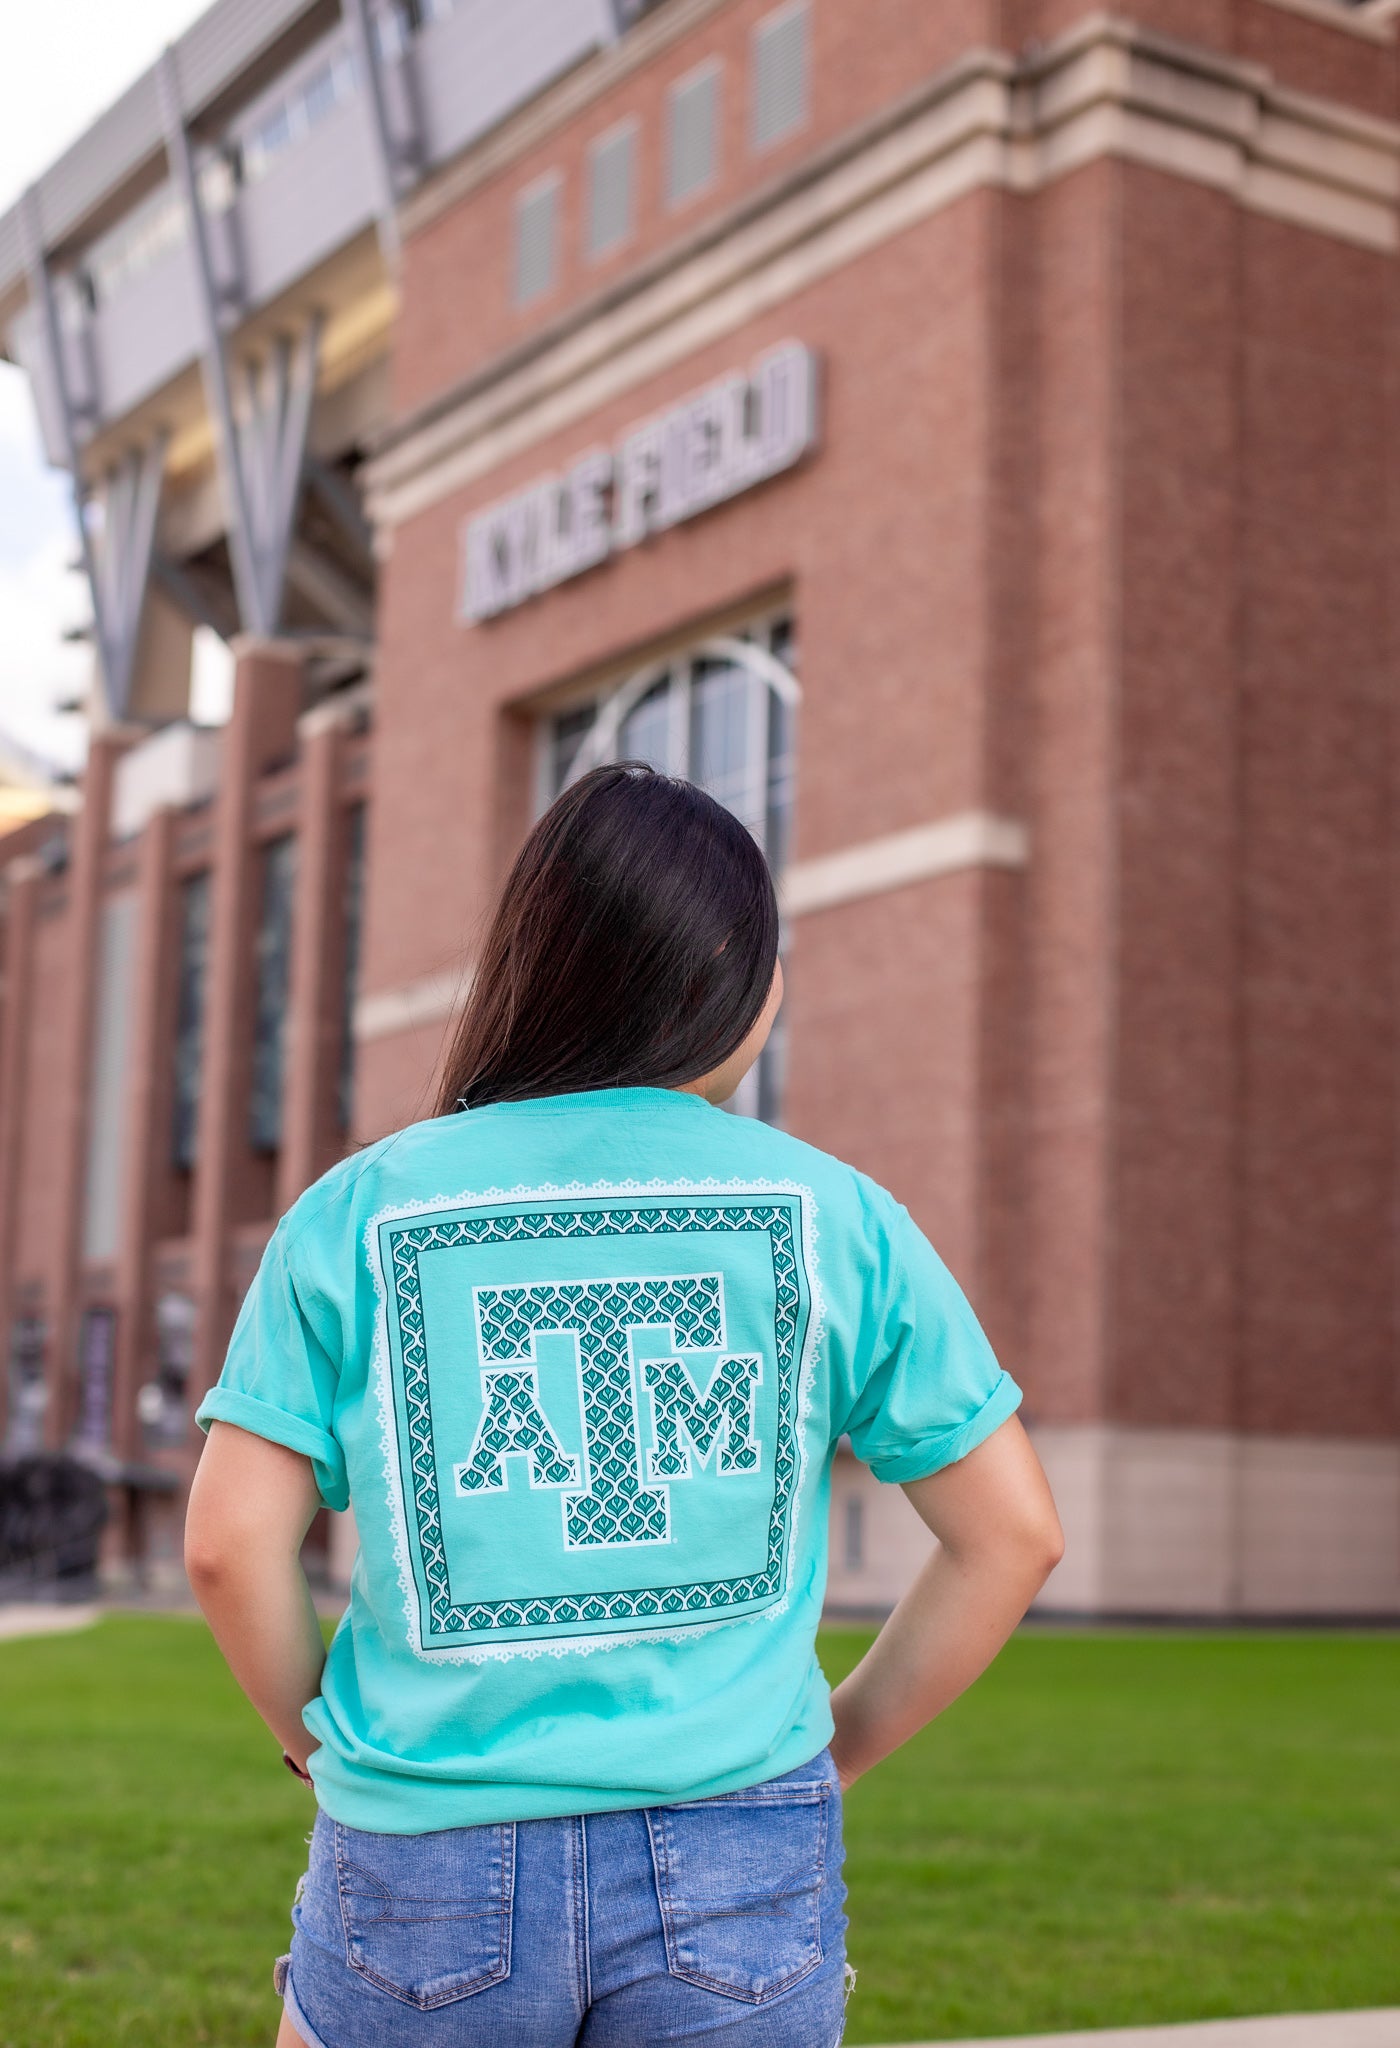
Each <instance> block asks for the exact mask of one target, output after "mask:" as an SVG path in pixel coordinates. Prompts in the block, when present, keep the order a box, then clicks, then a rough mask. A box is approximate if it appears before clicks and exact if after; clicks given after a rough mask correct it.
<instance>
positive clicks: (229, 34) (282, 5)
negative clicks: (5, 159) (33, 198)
mask: <svg viewBox="0 0 1400 2048" xmlns="http://www.w3.org/2000/svg"><path fill="white" fill-rule="evenodd" d="M315 4H316V0H214V5H213V6H212V7H211V8H209V10H208V11H207V13H204V14H201V15H200V17H199V19H198V21H196V22H194V23H192V24H191V26H190V27H189V28H187V29H186V30H185V33H184V34H183V35H182V36H181V37H180V38H179V39H178V41H177V42H176V43H175V45H174V50H175V65H176V71H177V74H178V76H179V80H180V87H181V92H182V95H183V98H184V104H185V109H186V111H187V112H188V113H189V114H190V115H191V116H197V115H198V114H199V113H200V111H201V110H202V109H203V108H205V107H207V106H209V105H210V104H211V102H212V101H214V100H216V99H217V98H218V97H219V95H220V93H222V92H225V91H226V90H227V89H228V87H229V86H231V85H232V84H233V83H234V81H235V80H236V79H237V78H238V77H239V75H240V73H242V72H244V71H246V70H247V68H248V66H249V65H250V64H252V63H253V62H254V61H255V60H256V59H257V58H258V57H260V56H261V55H262V54H263V52H264V51H265V50H267V49H268V48H269V47H270V46H271V45H272V44H273V43H275V42H276V40H277V38H278V37H279V36H280V35H283V34H285V32H286V31H287V29H289V28H290V27H291V26H292V25H293V24H294V23H295V22H296V21H298V20H299V19H300V18H301V17H302V16H303V15H305V14H309V13H311V11H312V9H313V7H314V6H315ZM162 147H163V136H162V128H161V118H160V102H159V98H158V94H157V89H156V71H155V67H154V66H152V67H151V69H150V70H149V71H145V72H143V73H142V74H141V76H140V77H139V78H138V79H137V80H136V82H135V83H134V84H133V85H131V86H129V87H128V88H127V90H126V91H125V92H124V93H123V94H122V96H121V98H120V99H118V100H115V101H114V102H113V104H112V105H111V106H110V107H108V108H107V110H106V111H105V113H102V114H99V115H98V117H97V119H96V120H95V121H94V122H93V124H92V126H91V127H90V128H88V129H86V130H85V131H84V132H83V134H81V135H80V136H79V137H78V139H77V141H76V142H75V143H73V144H72V145H71V147H70V148H68V149H66V150H65V151H64V153H63V155H62V156H61V157H59V159H58V161H57V162H56V163H54V164H51V165H50V167H49V168H48V170H46V171H45V172H44V173H43V175H42V176H41V177H40V178H38V179H37V180H36V190H37V194H38V200H39V218H40V222H41V224H42V228H43V234H44V241H45V244H46V245H47V246H49V247H56V246H57V245H59V244H60V243H62V242H63V241H64V240H66V238H67V237H68V236H69V235H71V234H72V233H74V231H75V230H76V229H78V228H79V227H80V226H81V225H82V223H83V221H84V220H85V219H86V218H87V217H88V216H89V215H90V214H91V213H92V212H93V210H94V209H95V208H96V207H97V206H98V205H99V204H100V203H101V202H102V201H103V200H104V199H106V198H108V197H110V195H111V194H112V193H113V192H115V191H117V190H118V189H119V188H120V187H121V186H122V185H123V184H124V183H125V182H126V180H127V179H128V178H130V177H132V176H133V175H134V174H135V173H136V172H138V171H140V170H141V169H142V168H143V166H145V165H146V164H148V163H149V162H150V161H151V160H152V159H153V158H155V157H157V156H158V155H159V154H160V152H161V150H162ZM23 277H24V252H23V246H22V243H21V240H20V227H19V211H18V208H17V207H11V208H10V209H9V211H8V212H6V213H4V214H0V298H3V297H4V296H5V294H6V293H7V292H9V291H12V290H13V289H14V287H15V286H16V285H17V284H19V283H20V282H21V281H22V280H23Z"/></svg>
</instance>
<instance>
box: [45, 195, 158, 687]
mask: <svg viewBox="0 0 1400 2048" xmlns="http://www.w3.org/2000/svg"><path fill="white" fill-rule="evenodd" d="M19 211H20V225H21V232H22V234H23V236H24V254H25V265H26V269H27V271H28V274H29V289H30V292H31V294H32V295H33V299H34V303H35V306H36V308H37V310H38V314H39V327H40V334H41V339H42V347H43V351H44V367H45V370H46V372H47V375H48V379H49V388H50V390H51V392H52V394H53V401H54V405H55V408H56V410H57V413H58V420H59V431H60V435H61V445H62V450H63V460H64V466H65V468H66V469H67V471H68V475H69V481H70V484H71V488H72V493H73V510H74V515H75V517H76V519H77V522H78V542H79V546H80V548H81V551H82V567H83V570H84V572H85V574H86V576H87V584H88V594H89V598H90V601H91V604H92V639H93V645H94V647H95V650H96V654H97V667H98V678H99V682H100V686H101V690H102V698H103V707H104V710H105V713H106V719H107V722H108V723H111V722H114V721H118V720H120V719H122V718H124V717H125V716H126V712H127V708H128V706H129V704H130V702H131V685H132V679H133V675H134V672H135V667H136V648H137V642H138V640H139V638H140V633H141V612H142V607H143V605H144V604H145V600H146V582H147V577H148V575H149V573H150V566H151V550H152V547H153V545H154V542H155V531H156V511H157V508H158V506H159V503H160V488H161V479H162V477H163V475H164V470H165V450H166V436H165V435H164V434H163V433H161V434H157V435H156V436H155V438H154V439H153V440H152V441H150V442H148V443H147V444H146V446H145V447H144V448H142V449H136V450H132V451H131V453H129V454H128V455H126V456H125V457H124V458H123V459H122V461H121V462H119V463H117V464H116V465H114V467H113V468H111V469H110V470H108V472H107V474H106V476H105V477H104V479H103V482H102V486H101V489H100V490H99V492H98V493H97V496H96V499H95V501H94V500H93V499H91V498H90V497H89V493H88V490H87V486H86V484H85V482H84V480H83V470H82V461H81V456H80V451H79V445H78V423H77V413H76V409H75V407H74V403H73V394H72V391H71V389H70V387H69V382H68V371H67V366H66V363H65V359H64V351H63V332H62V327H61V325H60V322H59V316H58V305H57V301H56V299H55V296H54V288H53V279H52V277H51V276H50V274H49V266H48V257H47V254H46V252H45V249H44V237H43V227H42V224H41V222H40V219H39V205H38V198H37V195H36V194H35V192H34V191H33V189H32V188H31V189H30V190H29V191H27V192H25V193H24V194H23V195H22V196H21V198H20V203H19ZM94 502H95V504H96V507H97V509H98V511H99V512H100V514H101V517H100V519H99V520H94V519H93V517H92V510H93V505H94Z"/></svg>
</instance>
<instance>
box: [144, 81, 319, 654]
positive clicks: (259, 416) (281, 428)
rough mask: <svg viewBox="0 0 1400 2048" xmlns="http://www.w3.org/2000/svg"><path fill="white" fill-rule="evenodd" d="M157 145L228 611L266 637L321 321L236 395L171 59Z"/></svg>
mask: <svg viewBox="0 0 1400 2048" xmlns="http://www.w3.org/2000/svg"><path fill="white" fill-rule="evenodd" d="M159 80H160V99H161V109H162V113H163V116H164V120H165V146H166V153H167V155H168V157H169V159H170V167H171V170H172V172H173V174H174V177H175V180H176V183H177V184H178V185H179V187H180V191H181V194H182V196H183V198H184V202H185V208H186V211H187V213H188V215H189V224H190V246H191V249H192V251H193V254H194V262H195V284H196V287H197V297H198V301H199V309H200V319H201V324H202V326H203V330H204V351H203V368H204V385H205V391H206V394H207V397H208V401H209V410H210V411H211V413H212V414H213V415H214V420H215V424H216V426H217V428H218V439H219V458H220V470H221V474H222V476H223V481H224V490H225V495H226V502H227V511H228V549H229V559H230V561H231V563H232V565H233V583H234V589H235V591H236V593H237V596H238V614H239V618H240V620H241V622H242V624H243V626H244V628H245V630H246V631H248V632H250V633H255V634H257V635H259V636H260V637H261V638H263V639H272V638H274V637H275V636H276V633H277V629H278V626H279V625H280V623H281V617H282V593H283V589H284V586H285V583H286V575H287V550H288V548H289V546H290V544H291V537H292V528H293V525H294V523H295V520H296V509H297V499H298V496H299V495H300V491H301V478H302V463H303V461H304V459H305V455H306V436H307V430H308V428H309V426H310V423H311V405H312V401H313V399H314V397H315V395H316V365H317V360H318V353H319V349H320V341H321V326H322V320H321V316H320V314H313V315H312V316H311V318H310V319H308V320H307V321H306V322H305V324H304V325H303V327H302V329H301V332H300V334H299V335H298V336H297V337H296V338H295V339H293V338H292V337H290V336H288V335H279V336H278V337H277V339H276V340H275V341H274V342H273V344H272V348H271V352H270V354H269V356H268V357H267V358H266V360H264V361H263V362H261V363H256V362H253V361H251V360H250V361H246V362H244V363H243V364H242V365H241V366H240V374H239V378H238V384H239V386H240V387H241V388H240V391H239V394H238V395H239V396H240V397H241V399H242V401H243V407H242V412H241V414H240V411H239V409H238V407H237V406H236V404H235V388H234V387H235V380H234V375H233V368H232V366H231V364H230V360H229V354H230V352H229V347H228V340H227V336H226V335H225V332H224V325H223V321H222V319H221V317H220V312H219V291H218V282H217V279H216V278H215V275H214V265H213V260H212V256H211V253H210V244H209V226H208V222H207V220H206V218H205V213H204V205H203V201H202V200H201V198H200V193H199V181H198V179H197V178H196V176H195V170H194V160H193V157H192V154H191V151H190V140H189V135H188V133H187V131H186V128H185V119H184V112H183V109H182V107H181V103H180V86H179V79H178V77H177V75H176V71H175V56H174V52H173V51H172V50H166V51H165V53H164V55H163V56H162V58H161V60H160V66H159Z"/></svg>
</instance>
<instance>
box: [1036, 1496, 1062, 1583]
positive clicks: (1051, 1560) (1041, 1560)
mask: <svg viewBox="0 0 1400 2048" xmlns="http://www.w3.org/2000/svg"><path fill="white" fill-rule="evenodd" d="M1064 1554H1065V1532H1064V1529H1063V1528H1062V1527H1061V1524H1060V1518H1059V1516H1058V1515H1057V1514H1055V1513H1054V1511H1053V1510H1052V1511H1051V1514H1050V1518H1049V1520H1048V1521H1047V1522H1046V1523H1045V1524H1044V1526H1043V1527H1042V1528H1041V1530H1040V1531H1039V1533H1038V1537H1037V1542H1036V1561H1037V1564H1038V1566H1039V1570H1040V1576H1041V1579H1042V1581H1044V1580H1045V1579H1048V1578H1049V1576H1050V1574H1051V1572H1053V1571H1054V1569H1055V1567H1056V1565H1057V1564H1058V1563H1059V1562H1060V1559H1061V1558H1062V1557H1063V1556H1064Z"/></svg>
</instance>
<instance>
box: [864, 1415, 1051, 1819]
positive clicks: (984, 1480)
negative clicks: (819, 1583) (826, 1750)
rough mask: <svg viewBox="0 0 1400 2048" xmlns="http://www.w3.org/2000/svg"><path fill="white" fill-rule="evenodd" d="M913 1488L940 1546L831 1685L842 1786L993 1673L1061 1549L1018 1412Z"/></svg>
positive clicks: (912, 1483)
mask: <svg viewBox="0 0 1400 2048" xmlns="http://www.w3.org/2000/svg"><path fill="white" fill-rule="evenodd" d="M904 1491H905V1492H906V1493H907V1494H908V1496H909V1498H910V1500H911V1501H912V1502H913V1503H914V1506H915V1507H916V1508H917V1509H918V1511H919V1514H920V1516H921V1517H922V1518H923V1520H924V1522H925V1523H926V1524H927V1525H928V1527H929V1528H930V1529H931V1530H932V1531H933V1533H934V1535H935V1536H936V1537H937V1538H938V1543H939V1547H938V1549H937V1550H936V1551H935V1552H934V1554H933V1555H932V1557H931V1558H930V1559H929V1560H928V1563H927V1564H926V1565H925V1566H924V1567H923V1569H922V1571H921V1572H920V1573H919V1575H918V1577H917V1578H916V1579H915V1581H914V1583H913V1585H912V1586H911V1587H910V1588H909V1590H908V1592H907V1593H906V1594H905V1595H904V1597H903V1599H902V1600H901V1601H900V1602H899V1605H898V1606H897V1607H896V1608H895V1610H894V1612H893V1614H891V1616H890V1618H889V1620H888V1621H887V1622H886V1623H885V1625H884V1627H883V1628H882V1629H881V1631H880V1633H879V1635H878V1636H877V1637H876V1638H875V1641H874V1642H873V1643H872V1644H871V1646H870V1648H869V1649H868V1650H867V1651H866V1653H865V1655H864V1656H863V1657H862V1658H861V1660H860V1662H859V1664H857V1666H856V1668H855V1670H854V1671H853V1672H852V1673H851V1675H850V1677H849V1678H846V1679H843V1681H842V1682H841V1684H840V1685H838V1686H837V1687H836V1689H835V1691H834V1692H833V1693H832V1696H831V1711H832V1715H833V1717H834V1719H835V1722H836V1733H835V1735H834V1736H833V1737H832V1741H831V1752H832V1756H833V1758H834V1759H835V1762H836V1768H837V1770H838V1772H839V1773H840V1777H841V1782H842V1783H843V1784H844V1785H849V1784H851V1783H852V1782H853V1781H854V1780H855V1779H856V1778H858V1777H860V1775H861V1773H862V1772H864V1771H868V1770H869V1769H870V1768H871V1766H872V1765H873V1764H877V1763H879V1761H880V1759H881V1758H882V1757H885V1756H888V1755H889V1753H890V1751H891V1750H893V1749H898V1747H899V1745H900V1744H901V1743H902V1742H907V1741H908V1740H909V1737H910V1736H911V1735H915V1734H917V1733H918V1731H919V1729H920V1728H922V1727H923V1726H924V1725H925V1724H926V1723H927V1722H929V1721H931V1720H932V1719H933V1718H934V1716H935V1715H936V1714H941V1713H942V1711H943V1709H944V1708H945V1707H946V1706H948V1705H949V1704H950V1703H951V1702H952V1701H953V1700H955V1699H956V1698H957V1697H958V1694H959V1693H961V1692H964V1691H966V1689H967V1687H968V1686H969V1685H971V1683H972V1681H973V1680H974V1679H975V1678H977V1677H979V1676H980V1675H981V1673H982V1672H983V1671H985V1670H986V1668H987V1666H988V1665H989V1664H990V1663H991V1661H992V1659H993V1657H995V1655H996V1653H997V1651H998V1650H999V1649H1000V1648H1001V1646H1002V1644H1003V1643H1004V1642H1005V1641H1006V1639H1007V1637H1008V1636H1009V1635H1010V1634H1011V1632H1012V1630H1013V1629H1014V1628H1015V1626H1016V1624H1017V1622H1018V1621H1019V1620H1020V1619H1021V1616H1022V1615H1023V1614H1024V1613H1025V1611H1026V1609H1027V1608H1028V1607H1029V1606H1030V1603H1031V1601H1032V1600H1033V1599H1034V1598H1035V1596H1036V1594H1037V1593H1038V1592H1039V1591H1040V1588H1041V1587H1042V1586H1043V1585H1044V1583H1045V1581H1046V1579H1047V1578H1048V1577H1049V1576H1050V1573H1051V1572H1052V1571H1053V1570H1054V1568H1055V1566H1056V1565H1057V1564H1058V1563H1059V1561H1060V1558H1061V1555H1062V1554H1063V1551H1064V1536H1063V1534H1062V1532H1061V1529H1060V1521H1059V1516H1058V1515H1057V1514H1056V1512H1055V1503H1054V1501H1053V1500H1052V1499H1051V1497H1050V1488H1049V1485H1048V1484H1047V1482H1046V1478H1045V1474H1044V1472H1043V1471H1042V1470H1041V1465H1040V1460H1039V1459H1038V1458H1037V1457H1036V1454H1035V1452H1034V1451H1033V1450H1032V1449H1031V1444H1030V1439H1029V1438H1028V1437H1027V1435H1026V1432H1025V1430H1024V1429H1023V1428H1022V1427H1021V1424H1020V1422H1019V1421H1018V1419H1017V1418H1016V1417H1015V1416H1014V1415H1013V1416H1011V1417H1010V1418H1009V1419H1008V1420H1007V1421H1006V1422H1003V1423H1002V1425H1001V1427H1000V1428H999V1429H996V1430H994V1431H993V1432H992V1434H991V1436H989V1437H988V1438H987V1439H986V1441H985V1442H984V1443H981V1444H979V1445H978V1446H977V1448H976V1450H975V1451H970V1452H969V1453H968V1455H967V1456H966V1457H965V1458H961V1459H959V1460H958V1462H957V1464H955V1465H948V1466H945V1468H944V1469H943V1471H941V1472H935V1473H933V1474H932V1475H931V1477H929V1478H927V1479H914V1480H911V1481H910V1482H909V1484H908V1485H907V1486H906V1487H905V1489H904Z"/></svg>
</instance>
